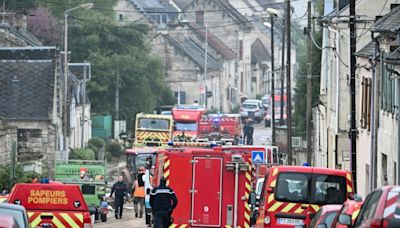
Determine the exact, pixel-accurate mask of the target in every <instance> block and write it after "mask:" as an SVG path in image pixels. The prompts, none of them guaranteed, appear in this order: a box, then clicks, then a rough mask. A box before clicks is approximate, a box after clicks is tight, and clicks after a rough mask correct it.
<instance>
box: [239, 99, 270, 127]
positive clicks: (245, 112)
mask: <svg viewBox="0 0 400 228" xmlns="http://www.w3.org/2000/svg"><path fill="white" fill-rule="evenodd" d="M264 113H265V111H264V108H263V106H262V103H261V101H260V100H253V99H247V100H245V101H244V102H243V104H242V106H241V107H240V116H241V117H242V119H246V118H252V119H254V120H256V121H257V122H258V123H259V122H261V120H263V118H264Z"/></svg>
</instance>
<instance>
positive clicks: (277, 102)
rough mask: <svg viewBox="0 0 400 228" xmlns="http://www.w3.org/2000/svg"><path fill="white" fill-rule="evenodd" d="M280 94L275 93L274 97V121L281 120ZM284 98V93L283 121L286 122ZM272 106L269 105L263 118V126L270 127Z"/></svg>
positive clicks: (284, 98)
mask: <svg viewBox="0 0 400 228" xmlns="http://www.w3.org/2000/svg"><path fill="white" fill-rule="evenodd" d="M270 100H272V99H271V97H270ZM281 100H282V99H281V95H280V94H275V99H274V102H275V103H274V105H275V108H274V109H275V123H279V122H280V121H281V103H282V101H281ZM286 100H287V96H286V93H285V94H284V95H283V117H282V118H283V119H282V121H283V123H286V119H287V115H286ZM271 108H272V106H271V105H270V106H269V108H268V110H267V112H266V114H265V118H264V123H265V127H270V126H271V120H272V109H271Z"/></svg>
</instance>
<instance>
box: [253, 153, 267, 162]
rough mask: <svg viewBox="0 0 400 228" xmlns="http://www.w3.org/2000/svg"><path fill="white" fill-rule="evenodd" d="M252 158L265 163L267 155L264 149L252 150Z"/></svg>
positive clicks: (254, 160)
mask: <svg viewBox="0 0 400 228" xmlns="http://www.w3.org/2000/svg"><path fill="white" fill-rule="evenodd" d="M251 160H252V161H253V163H256V164H257V163H258V164H259V163H265V155H264V151H252V152H251Z"/></svg>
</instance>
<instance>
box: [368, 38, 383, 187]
mask: <svg viewBox="0 0 400 228" xmlns="http://www.w3.org/2000/svg"><path fill="white" fill-rule="evenodd" d="M371 38H372V40H373V41H374V42H375V55H374V58H376V56H377V53H378V51H379V42H378V40H377V39H376V38H375V37H374V33H373V32H372V33H371ZM380 58H381V62H380V64H382V55H381V56H380ZM371 62H372V61H371V60H370V63H371ZM373 66H374V65H373ZM372 69H373V71H372V73H373V74H372V77H373V78H372V79H373V80H372V84H373V94H372V96H371V98H372V97H373V100H371V102H372V106H371V107H372V110H371V121H372V122H371V123H372V125H371V128H372V129H371V167H370V191H372V190H374V189H375V188H376V187H377V178H378V173H377V172H378V170H377V163H378V158H377V154H378V126H379V104H380V97H379V93H380V92H379V88H380V77H379V76H380V75H375V67H373V68H372ZM381 72H382V67H381Z"/></svg>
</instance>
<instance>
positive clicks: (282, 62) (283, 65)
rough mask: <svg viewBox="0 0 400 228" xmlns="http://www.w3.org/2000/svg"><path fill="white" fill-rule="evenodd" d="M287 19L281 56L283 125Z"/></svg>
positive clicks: (281, 114)
mask: <svg viewBox="0 0 400 228" xmlns="http://www.w3.org/2000/svg"><path fill="white" fill-rule="evenodd" d="M285 21H286V20H285V19H283V27H282V57H281V113H280V116H281V119H280V125H281V126H282V125H283V113H284V112H283V111H284V110H283V109H284V108H285V106H284V102H285V100H284V97H285V96H284V92H285V90H284V87H285V34H286V33H285V28H286V27H285Z"/></svg>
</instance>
